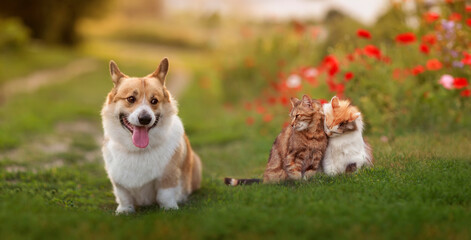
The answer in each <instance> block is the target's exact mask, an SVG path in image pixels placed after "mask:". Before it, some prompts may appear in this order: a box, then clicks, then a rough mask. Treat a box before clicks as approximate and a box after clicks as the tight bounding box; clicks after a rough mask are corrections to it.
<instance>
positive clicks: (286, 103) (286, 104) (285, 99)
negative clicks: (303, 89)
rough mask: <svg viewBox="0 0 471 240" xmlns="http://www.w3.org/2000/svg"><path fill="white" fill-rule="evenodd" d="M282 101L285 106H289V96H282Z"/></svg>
mask: <svg viewBox="0 0 471 240" xmlns="http://www.w3.org/2000/svg"><path fill="white" fill-rule="evenodd" d="M280 102H281V104H282V105H283V106H288V104H289V100H288V98H287V97H284V96H283V97H280Z"/></svg>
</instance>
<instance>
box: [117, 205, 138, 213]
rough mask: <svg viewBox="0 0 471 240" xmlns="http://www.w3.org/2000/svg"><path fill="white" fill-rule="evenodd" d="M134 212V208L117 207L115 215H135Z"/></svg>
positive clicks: (130, 206)
mask: <svg viewBox="0 0 471 240" xmlns="http://www.w3.org/2000/svg"><path fill="white" fill-rule="evenodd" d="M135 212H136V210H134V206H132V205H129V206H122V205H119V206H118V208H116V212H115V213H116V215H122V214H132V213H135Z"/></svg>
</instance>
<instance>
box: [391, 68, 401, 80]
mask: <svg viewBox="0 0 471 240" xmlns="http://www.w3.org/2000/svg"><path fill="white" fill-rule="evenodd" d="M401 77H402V70H401V69H399V68H396V69H394V70H393V78H394V79H396V80H399V79H401Z"/></svg>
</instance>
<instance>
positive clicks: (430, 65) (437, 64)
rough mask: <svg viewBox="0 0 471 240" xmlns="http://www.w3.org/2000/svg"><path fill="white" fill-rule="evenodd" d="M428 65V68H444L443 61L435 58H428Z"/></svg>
mask: <svg viewBox="0 0 471 240" xmlns="http://www.w3.org/2000/svg"><path fill="white" fill-rule="evenodd" d="M426 66H427V69H428V70H430V71H436V70H440V69H441V68H442V63H441V62H440V61H438V60H437V59H435V58H434V59H430V60H428V61H427V64H426Z"/></svg>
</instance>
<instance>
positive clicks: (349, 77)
mask: <svg viewBox="0 0 471 240" xmlns="http://www.w3.org/2000/svg"><path fill="white" fill-rule="evenodd" d="M352 78H353V73H352V72H347V73H345V81H347V82H348V81H350V80H352Z"/></svg>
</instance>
